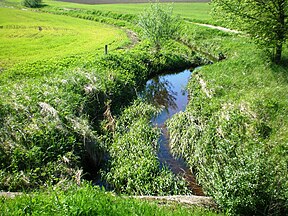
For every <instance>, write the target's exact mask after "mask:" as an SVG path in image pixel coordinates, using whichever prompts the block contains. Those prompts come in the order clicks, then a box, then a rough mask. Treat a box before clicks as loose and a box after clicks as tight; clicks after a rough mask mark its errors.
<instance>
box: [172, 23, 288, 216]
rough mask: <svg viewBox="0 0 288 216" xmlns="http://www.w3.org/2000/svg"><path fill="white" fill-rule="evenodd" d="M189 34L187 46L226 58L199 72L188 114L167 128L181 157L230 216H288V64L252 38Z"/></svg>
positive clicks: (200, 31) (190, 87)
mask: <svg viewBox="0 0 288 216" xmlns="http://www.w3.org/2000/svg"><path fill="white" fill-rule="evenodd" d="M189 29H190V31H191V32H190V31H187V34H186V35H185V38H186V42H187V41H188V43H191V44H192V45H193V46H195V43H196V46H197V47H199V46H200V47H205V49H206V50H205V51H206V52H209V53H211V54H213V53H214V54H213V55H217V53H220V52H221V53H223V54H224V55H225V56H226V58H227V59H226V60H224V61H221V62H219V63H216V64H214V65H209V66H204V67H202V68H200V69H198V70H197V71H195V72H194V74H193V78H192V79H191V81H190V83H189V85H188V90H189V95H190V101H189V104H188V106H187V109H186V111H185V112H181V113H179V114H177V115H175V116H174V117H173V118H172V119H171V120H170V121H169V122H168V127H169V128H170V130H169V131H170V137H171V146H172V150H173V152H174V154H175V155H178V156H180V157H183V158H184V159H185V160H186V162H187V163H188V164H189V166H190V168H191V169H193V170H194V172H195V173H196V174H197V180H198V181H199V183H200V184H201V185H202V186H203V189H204V191H205V192H206V194H207V195H209V196H212V197H214V198H215V201H216V202H217V203H218V204H219V206H220V208H222V209H223V210H225V211H227V213H229V214H241V215H259V214H264V215H266V214H268V215H270V214H271V215H284V214H287V198H288V191H287V186H288V185H287V182H288V173H287V164H288V158H287V148H288V133H287V127H288V121H287V115H288V110H287V107H288V101H287V93H288V88H287V78H288V71H287V67H286V66H285V65H286V64H287V62H285V60H284V61H283V63H282V65H278V66H276V65H274V64H273V63H271V62H270V61H269V58H268V57H266V56H265V55H264V53H263V51H262V50H260V49H259V48H258V47H256V46H255V45H254V44H253V42H251V41H250V40H249V39H248V38H247V37H245V36H241V35H240V36H239V35H232V34H229V33H220V32H218V33H217V30H208V29H205V28H203V27H200V26H198V27H197V26H194V27H192V26H190V28H189ZM286 55H287V53H286Z"/></svg>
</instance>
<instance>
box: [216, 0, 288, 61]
mask: <svg viewBox="0 0 288 216" xmlns="http://www.w3.org/2000/svg"><path fill="white" fill-rule="evenodd" d="M212 5H213V8H214V12H216V14H217V15H220V16H221V17H222V18H223V19H224V20H226V21H229V22H230V23H233V24H234V25H237V26H238V27H239V28H240V29H241V30H242V31H244V32H247V33H248V34H249V35H250V36H251V37H252V38H254V39H255V40H256V41H257V42H258V43H259V44H261V45H264V46H265V47H267V48H270V49H271V50H272V55H273V60H274V62H276V63H279V62H280V61H281V58H282V50H283V45H284V43H285V42H286V40H287V36H288V34H287V33H288V25H287V16H288V0H212Z"/></svg>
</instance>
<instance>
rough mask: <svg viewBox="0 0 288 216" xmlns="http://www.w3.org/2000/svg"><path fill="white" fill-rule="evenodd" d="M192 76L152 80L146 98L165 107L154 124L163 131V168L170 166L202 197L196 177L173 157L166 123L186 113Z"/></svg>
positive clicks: (172, 75)
mask: <svg viewBox="0 0 288 216" xmlns="http://www.w3.org/2000/svg"><path fill="white" fill-rule="evenodd" d="M190 76H191V71H190V70H184V71H182V72H180V73H174V74H166V75H160V76H157V77H154V78H152V79H151V80H149V81H148V82H147V83H146V91H145V92H146V93H145V96H146V98H147V99H148V100H149V101H151V102H152V103H154V104H156V105H157V106H161V107H163V111H162V112H161V113H160V114H159V115H158V116H156V117H155V118H154V119H153V124H154V125H155V126H156V127H158V128H160V129H161V132H162V133H161V137H160V140H159V145H160V148H159V153H158V157H159V160H160V163H161V166H163V165H166V166H168V167H169V168H170V169H171V171H172V172H173V173H175V174H178V175H182V176H183V177H184V179H185V180H186V181H187V182H188V184H189V188H190V189H191V190H192V192H193V194H195V195H199V196H202V195H204V194H203V191H202V189H201V187H200V186H199V185H197V184H196V180H195V177H194V176H193V174H192V173H191V171H190V169H189V168H188V167H187V166H186V164H185V162H184V161H183V160H181V159H176V158H174V157H173V156H172V154H171V152H170V146H169V135H168V133H167V128H166V126H165V122H166V120H167V119H169V118H171V117H172V116H173V115H174V114H175V113H178V112H180V111H184V110H185V108H186V106H187V103H188V94H187V91H186V86H187V84H188V81H189V78H190Z"/></svg>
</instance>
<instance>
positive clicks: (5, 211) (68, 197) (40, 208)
mask: <svg viewBox="0 0 288 216" xmlns="http://www.w3.org/2000/svg"><path fill="white" fill-rule="evenodd" d="M0 201H1V202H0V209H1V212H0V215H27V214H29V215H163V216H164V215H171V216H172V215H173V216H174V215H179V216H183V215H195V216H198V215H199V216H200V215H218V214H216V213H214V212H213V211H208V210H205V209H202V208H195V207H194V208H192V207H185V206H180V205H177V204H171V203H170V204H169V205H162V206H159V204H158V203H156V202H151V201H150V202H148V201H141V200H137V199H132V198H128V197H126V198H124V197H119V196H115V194H112V193H108V192H105V191H104V190H103V189H100V188H99V187H93V186H91V184H88V183H84V184H82V185H81V186H78V185H75V184H72V185H71V184H70V183H69V182H63V183H62V184H61V186H57V187H53V188H52V187H49V188H48V189H47V190H45V191H43V190H41V191H38V192H34V193H31V194H23V195H21V196H16V197H15V198H13V199H9V198H5V197H0Z"/></svg>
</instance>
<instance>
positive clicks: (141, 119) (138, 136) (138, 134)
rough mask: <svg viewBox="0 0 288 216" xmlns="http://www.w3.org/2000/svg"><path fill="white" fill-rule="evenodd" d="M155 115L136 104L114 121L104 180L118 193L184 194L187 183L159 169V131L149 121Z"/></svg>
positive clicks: (154, 110)
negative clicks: (113, 131)
mask: <svg viewBox="0 0 288 216" xmlns="http://www.w3.org/2000/svg"><path fill="white" fill-rule="evenodd" d="M157 112H159V110H157V109H156V108H155V107H153V106H152V105H147V104H145V103H144V102H141V101H136V102H135V103H134V104H133V105H132V106H131V107H129V108H127V109H125V110H124V112H123V114H122V115H121V117H120V119H119V120H118V121H116V126H115V127H116V128H115V133H114V135H113V139H112V145H111V147H110V151H109V153H110V154H109V155H110V159H109V164H108V167H107V168H108V172H106V173H105V175H104V178H105V180H106V181H107V183H108V184H109V185H111V186H112V188H113V189H114V190H115V191H116V192H118V193H126V194H135V195H143V194H147V195H175V194H187V193H189V190H188V188H187V186H186V185H187V183H186V182H185V181H184V180H183V179H181V178H180V177H178V176H176V175H175V174H173V173H172V172H171V171H170V170H169V169H168V168H166V167H160V162H159V160H158V156H157V152H158V148H159V146H158V140H159V135H160V134H159V133H160V131H159V130H158V129H157V128H153V126H152V125H151V122H150V120H151V119H152V117H153V116H154V115H156V113H157Z"/></svg>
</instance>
